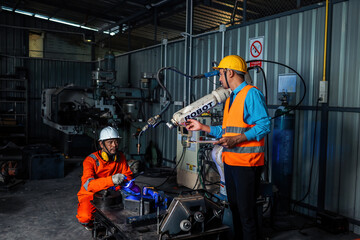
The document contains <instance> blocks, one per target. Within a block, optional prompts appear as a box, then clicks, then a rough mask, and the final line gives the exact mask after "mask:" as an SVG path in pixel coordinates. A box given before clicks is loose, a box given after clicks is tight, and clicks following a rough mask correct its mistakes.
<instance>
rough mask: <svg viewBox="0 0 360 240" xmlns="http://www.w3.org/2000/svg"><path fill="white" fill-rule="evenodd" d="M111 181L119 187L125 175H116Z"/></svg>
mask: <svg viewBox="0 0 360 240" xmlns="http://www.w3.org/2000/svg"><path fill="white" fill-rule="evenodd" d="M111 179H112V181H113V183H114V185H120V184H121V183H122V182H123V181H124V179H125V175H124V174H121V173H117V174H114V175H112V176H111Z"/></svg>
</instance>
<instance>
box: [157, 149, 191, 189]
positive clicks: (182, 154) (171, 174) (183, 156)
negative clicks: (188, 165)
mask: <svg viewBox="0 0 360 240" xmlns="http://www.w3.org/2000/svg"><path fill="white" fill-rule="evenodd" d="M185 152H186V147H183V151H182V153H181V156H180V159H179V161H178V162H177V163H176V165H175V167H174V169H173V170H172V172H171V173H170V175H169V176H168V177H167V178H166V179H165V180H164V181H163V182H162V183H161V184H160V185H157V186H155V188H159V187H161V186H162V185H164V184H165V183H166V182H167V181H168V180H169V179H170V177H172V176H173V175H174V173H175V170H176V168H177V167H178V165H179V164H180V162H182V161H183V160H184V159H185ZM175 158H176V157H175Z"/></svg>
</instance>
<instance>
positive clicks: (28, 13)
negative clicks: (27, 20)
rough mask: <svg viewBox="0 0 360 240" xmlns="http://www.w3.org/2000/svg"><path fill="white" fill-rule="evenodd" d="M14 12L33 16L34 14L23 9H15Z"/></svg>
mask: <svg viewBox="0 0 360 240" xmlns="http://www.w3.org/2000/svg"><path fill="white" fill-rule="evenodd" d="M15 12H16V13H20V14H23V15H27V16H33V15H34V14H33V13H30V12H26V11H23V10H15Z"/></svg>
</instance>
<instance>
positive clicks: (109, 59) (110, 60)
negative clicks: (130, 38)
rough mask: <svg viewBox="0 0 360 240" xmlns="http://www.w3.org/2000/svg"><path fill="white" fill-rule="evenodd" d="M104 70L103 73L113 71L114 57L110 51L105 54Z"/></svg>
mask: <svg viewBox="0 0 360 240" xmlns="http://www.w3.org/2000/svg"><path fill="white" fill-rule="evenodd" d="M104 69H105V71H109V72H113V71H115V55H114V54H113V52H112V51H109V52H107V53H106V54H105V57H104Z"/></svg>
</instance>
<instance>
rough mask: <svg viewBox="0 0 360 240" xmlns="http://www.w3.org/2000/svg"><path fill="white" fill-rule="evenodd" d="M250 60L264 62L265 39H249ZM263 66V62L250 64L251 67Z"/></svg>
mask: <svg viewBox="0 0 360 240" xmlns="http://www.w3.org/2000/svg"><path fill="white" fill-rule="evenodd" d="M249 46H250V48H249V51H250V54H249V56H250V60H262V59H263V52H264V37H256V38H250V39H249ZM253 66H260V67H261V66H262V61H255V62H250V67H253Z"/></svg>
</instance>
